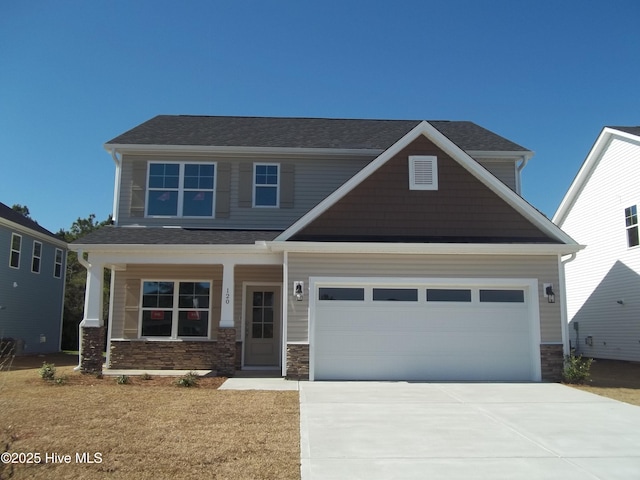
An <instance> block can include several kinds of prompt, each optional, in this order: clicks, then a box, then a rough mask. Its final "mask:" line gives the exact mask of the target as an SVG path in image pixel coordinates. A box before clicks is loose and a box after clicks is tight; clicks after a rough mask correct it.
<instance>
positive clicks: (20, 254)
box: [9, 233, 22, 270]
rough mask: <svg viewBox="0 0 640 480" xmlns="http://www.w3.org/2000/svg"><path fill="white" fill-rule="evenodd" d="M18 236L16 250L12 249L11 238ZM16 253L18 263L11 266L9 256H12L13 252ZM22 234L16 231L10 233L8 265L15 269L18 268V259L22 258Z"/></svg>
mask: <svg viewBox="0 0 640 480" xmlns="http://www.w3.org/2000/svg"><path fill="white" fill-rule="evenodd" d="M16 237H17V238H19V239H20V247H19V249H18V250H14V248H13V239H14V238H16ZM14 252H15V253H17V254H18V265H17V266H13V265H11V257H13V253H14ZM21 257H22V235H20V234H18V233H12V234H11V243H10V244H9V267H10V268H13V269H15V270H20V260H21V259H22V258H21Z"/></svg>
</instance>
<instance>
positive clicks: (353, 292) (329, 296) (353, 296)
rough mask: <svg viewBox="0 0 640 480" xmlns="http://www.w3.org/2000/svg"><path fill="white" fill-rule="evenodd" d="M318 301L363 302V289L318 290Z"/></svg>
mask: <svg viewBox="0 0 640 480" xmlns="http://www.w3.org/2000/svg"><path fill="white" fill-rule="evenodd" d="M319 299H320V300H364V288H339V287H325V288H320V295H319Z"/></svg>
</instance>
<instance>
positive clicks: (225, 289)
mask: <svg viewBox="0 0 640 480" xmlns="http://www.w3.org/2000/svg"><path fill="white" fill-rule="evenodd" d="M234 267H235V264H234V263H227V262H225V263H223V264H222V303H221V308H220V328H233V327H234V326H235V324H234V321H233V302H234V298H233V290H234V288H233V287H234V285H233V277H234V274H233V272H234Z"/></svg>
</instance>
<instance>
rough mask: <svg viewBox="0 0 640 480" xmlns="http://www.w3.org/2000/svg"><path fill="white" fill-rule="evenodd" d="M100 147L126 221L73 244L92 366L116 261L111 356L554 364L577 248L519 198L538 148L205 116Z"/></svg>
mask: <svg viewBox="0 0 640 480" xmlns="http://www.w3.org/2000/svg"><path fill="white" fill-rule="evenodd" d="M105 148H106V149H107V151H109V152H110V154H111V157H112V159H113V161H114V162H115V165H116V190H115V196H114V220H115V225H114V226H108V227H104V228H101V229H99V230H97V231H96V232H93V233H91V234H89V235H87V236H86V237H84V238H81V239H79V240H77V241H76V242H74V243H72V244H71V245H70V248H71V249H72V250H75V251H77V252H78V253H79V254H80V257H81V258H84V256H83V255H88V257H87V259H86V261H85V262H84V263H85V266H86V267H87V269H88V274H87V282H88V283H87V297H86V305H87V308H86V310H85V316H84V319H83V321H82V324H81V326H82V336H83V351H82V355H81V362H82V367H83V369H84V370H85V371H90V370H92V369H94V368H101V362H102V357H101V356H100V355H99V352H100V349H99V347H100V346H101V345H102V343H101V342H102V338H101V336H102V335H103V334H104V326H103V324H102V318H103V316H102V312H101V307H102V282H103V269H104V268H108V269H110V270H111V272H112V275H111V299H110V305H109V328H108V331H109V338H108V352H107V355H108V357H107V365H108V367H109V368H114V369H127V368H136V369H142V370H149V369H158V368H165V369H186V370H189V369H215V370H217V372H218V374H221V375H233V373H234V371H235V370H236V369H275V370H277V371H279V372H280V373H281V374H282V375H283V376H295V377H298V376H300V377H306V376H308V377H309V378H310V379H311V380H321V379H363V380H364V379H385V380H391V379H398V380H524V381H539V380H541V379H557V378H558V377H559V375H560V372H561V367H562V360H563V353H567V352H568V344H567V332H566V326H567V322H566V319H565V318H563V308H562V302H563V301H564V291H563V278H564V274H563V271H562V268H563V264H562V259H563V256H565V255H569V254H572V253H574V252H576V251H578V250H580V248H581V246H580V245H578V244H576V243H575V242H574V241H573V240H572V239H571V238H570V237H569V236H568V235H566V234H565V233H564V232H562V231H561V230H560V229H559V228H558V227H557V226H556V225H554V224H553V223H552V222H551V221H550V220H549V219H547V218H546V217H545V216H544V215H542V214H541V213H540V212H538V211H537V210H536V209H535V208H533V207H532V206H531V205H530V204H529V203H527V202H526V201H525V200H524V199H523V198H522V197H521V196H520V174H521V170H522V168H523V167H524V166H525V164H526V163H527V161H528V160H529V159H530V157H531V156H532V152H531V151H529V150H527V149H525V148H523V147H521V146H519V145H517V144H515V143H513V142H511V141H509V140H507V139H505V138H503V137H500V136H498V135H496V134H494V133H492V132H490V131H488V130H486V129H484V128H482V127H480V126H478V125H475V124H473V123H471V122H449V121H431V122H427V121H420V120H345V119H322V118H257V117H198V116H158V117H155V118H153V119H151V120H149V121H147V122H145V123H143V124H141V125H139V126H138V127H135V128H133V129H132V130H130V131H128V132H126V133H124V134H122V135H120V136H118V137H117V138H114V139H113V140H111V141H109V142H107V143H106V144H105ZM548 286H550V287H551V288H550V291H551V290H552V291H553V292H554V293H555V297H553V296H552V295H547V293H546V291H547V287H548ZM554 300H555V301H554Z"/></svg>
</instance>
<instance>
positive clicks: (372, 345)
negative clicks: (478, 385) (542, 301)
mask: <svg viewBox="0 0 640 480" xmlns="http://www.w3.org/2000/svg"><path fill="white" fill-rule="evenodd" d="M534 288H535V282H533V281H530V282H529V283H527V284H526V285H516V286H514V285H513V284H509V285H507V286H504V285H500V284H498V283H496V282H495V281H493V282H492V283H484V284H470V285H453V284H444V285H443V284H428V283H420V284H412V285H411V284H410V285H407V284H398V283H397V282H396V283H387V284H377V285H376V284H373V285H371V284H369V285H364V284H362V283H357V282H353V283H345V282H340V283H339V284H336V283H325V284H323V283H322V282H317V283H314V285H313V288H312V290H311V292H312V293H311V295H315V298H314V299H313V301H312V302H310V306H311V308H312V310H313V313H312V317H311V318H312V328H313V337H312V342H311V353H312V365H311V369H312V372H311V375H312V378H313V379H315V380H436V381H438V380H445V381H446V380H498V381H521V380H524V381H531V380H539V379H540V369H539V362H540V360H539V358H540V357H539V347H538V344H539V328H538V327H537V325H538V318H537V317H538V315H537V311H538V310H537V294H532V293H531V291H532V290H533V289H534ZM535 290H536V292H537V288H535ZM533 302H536V303H535V308H533V305H532V304H533Z"/></svg>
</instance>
